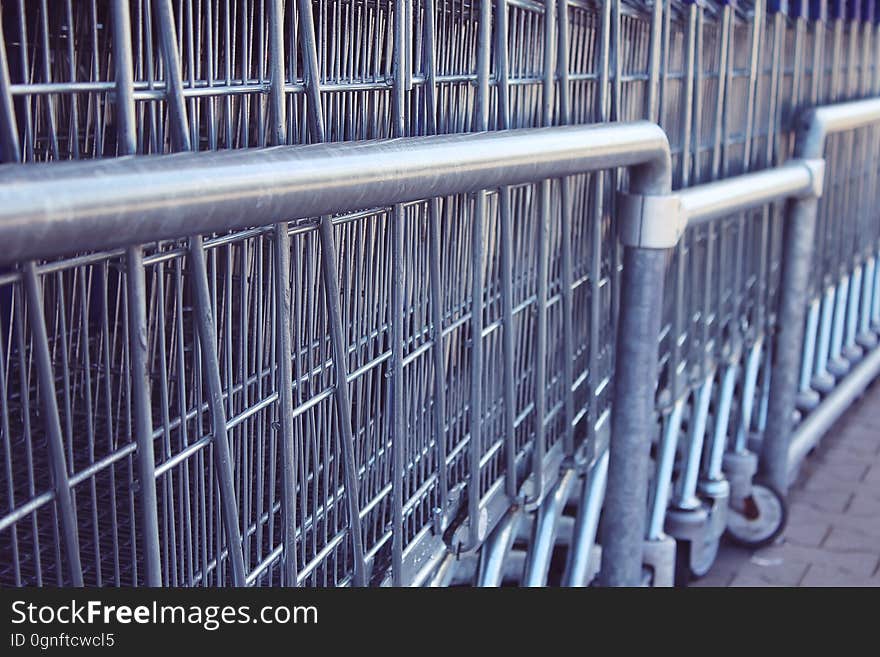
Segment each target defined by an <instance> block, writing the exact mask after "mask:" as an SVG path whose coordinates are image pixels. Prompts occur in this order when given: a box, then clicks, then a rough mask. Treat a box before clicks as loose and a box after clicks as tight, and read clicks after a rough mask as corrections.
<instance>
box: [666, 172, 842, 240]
mask: <svg viewBox="0 0 880 657" xmlns="http://www.w3.org/2000/svg"><path fill="white" fill-rule="evenodd" d="M824 169H825V162H824V160H821V159H816V160H791V161H789V162H787V163H786V164H784V165H782V166H779V167H776V168H773V169H767V170H765V171H758V172H756V173H747V174H743V175H741V176H736V177H735V178H728V179H726V180H719V181H718V182H711V183H706V184H705V185H698V186H696V187H691V188H689V189H683V190H681V191H680V192H678V196H679V200H680V202H681V207H682V211H683V212H684V214H685V216H686V217H687V225H688V226H689V227H690V226H698V225H700V224H703V223H707V222H709V221H711V220H712V219H717V218H720V217H726V216H730V215H731V214H734V213H736V212H742V211H745V210H751V209H754V208H760V207H763V206H765V205H767V204H768V203H772V202H774V201H779V200H784V199H790V198H801V197H806V196H812V197H816V198H818V197H819V196H820V195H821V194H822V183H823V175H824Z"/></svg>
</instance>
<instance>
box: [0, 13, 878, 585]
mask: <svg viewBox="0 0 880 657" xmlns="http://www.w3.org/2000/svg"><path fill="white" fill-rule="evenodd" d="M878 92H880V5H878V4H876V3H874V2H873V1H872V0H866V1H864V2H862V1H861V0H856V1H854V2H841V1H837V0H835V1H832V2H827V1H826V0H810V1H809V2H807V0H789V2H788V3H787V4H786V2H785V1H784V0H769V1H767V0H755V1H754V2H753V1H751V0H746V1H742V2H736V1H731V2H714V1H709V0H699V1H696V2H680V1H678V0H656V1H655V2H654V3H642V2H639V1H634V0H559V1H554V0H547V1H544V0H540V1H539V0H492V1H491V2H490V1H488V0H486V1H482V0H4V1H3V2H2V29H0V154H2V161H3V163H4V164H3V166H2V167H0V202H2V199H3V198H5V197H4V196H3V194H4V193H5V190H8V189H10V188H11V187H12V186H14V185H15V184H16V181H18V182H21V181H22V180H25V179H27V178H28V176H29V175H30V174H29V171H31V170H34V171H43V172H46V171H49V172H50V173H49V174H48V175H50V176H51V175H54V174H53V173H51V172H52V171H55V170H57V171H59V172H62V175H63V172H65V171H86V169H76V168H75V167H76V166H78V165H76V164H69V163H66V162H67V161H69V160H101V161H102V166H104V167H105V168H104V169H100V171H101V172H110V171H111V170H112V167H114V166H117V165H118V164H121V165H123V166H125V162H126V161H128V160H131V159H132V158H134V159H137V158H144V157H145V156H151V158H152V159H157V160H158V159H162V160H167V161H168V163H169V164H168V165H167V166H169V167H172V168H173V167H174V166H175V165H174V163H175V162H180V163H182V164H181V166H182V167H183V168H185V166H191V165H192V164H193V163H194V162H197V161H198V160H199V158H210V157H213V156H211V155H208V152H211V151H227V150H230V149H235V150H237V149H261V148H265V147H282V148H283V147H285V146H287V147H298V146H300V145H306V144H320V143H325V142H326V143H337V142H354V141H362V140H374V139H389V138H394V139H404V140H405V139H407V138H412V137H420V136H428V135H445V134H459V133H475V132H482V131H506V130H512V129H540V128H544V127H550V126H561V125H581V124H598V123H604V122H632V121H637V120H644V121H648V122H653V123H656V124H658V125H659V126H660V127H661V128H662V130H663V131H665V133H666V135H667V136H668V140H669V144H670V149H671V166H672V170H671V171H672V185H673V188H674V189H677V190H678V189H687V188H691V187H695V186H697V185H703V184H707V183H711V182H713V181H719V180H724V179H727V178H730V177H732V176H738V175H741V174H745V173H749V172H756V171H762V170H766V169H769V168H772V167H777V166H780V165H782V164H784V163H785V162H786V161H787V160H789V158H791V157H792V156H793V155H795V154H796V150H797V148H798V147H797V144H796V141H797V129H798V117H800V116H802V115H803V113H804V111H805V110H807V109H809V108H814V107H819V106H824V105H831V104H837V103H841V102H844V101H851V100H856V99H864V98H870V97H874V96H876V95H877V94H878ZM183 151H194V152H195V151H197V152H198V155H190V156H181V155H170V154H172V153H180V152H183ZM328 152H330V151H328ZM878 153H880V128H878V127H877V126H876V125H870V126H867V127H863V128H859V129H858V130H854V131H848V132H844V133H842V134H840V135H837V136H834V137H831V138H829V140H828V144H827V146H826V151H825V160H826V167H825V183H824V194H823V197H822V199H821V201H820V203H819V210H818V223H817V233H816V238H815V255H814V259H813V266H812V268H811V276H810V279H809V298H810V304H809V306H808V308H807V310H806V318H805V325H804V329H805V334H806V338H805V339H804V341H803V348H802V350H801V351H802V362H801V364H800V372H801V374H800V379H799V381H798V393H799V394H798V398H797V408H798V417H799V418H800V419H799V421H800V422H801V424H803V422H805V421H807V420H808V418H809V417H810V416H811V413H814V412H818V410H819V409H821V408H822V405H823V400H825V399H827V398H828V397H829V396H830V395H833V393H834V390H835V389H836V388H837V387H838V386H839V384H840V383H841V382H843V381H846V378H847V375H848V373H849V372H850V370H852V369H854V368H856V367H857V366H858V363H860V362H863V361H864V360H865V359H867V358H869V357H870V356H871V354H873V353H874V352H873V351H872V350H873V349H874V347H875V346H876V344H877V338H876V331H877V329H878V326H880V268H878V267H876V266H875V262H876V256H877V253H878V248H880V241H878V240H880V221H878V216H877V211H876V208H877V203H876V201H877V199H876V194H877V191H876V190H877V186H876V185H875V184H873V183H876V175H877V172H878V158H877V154H878ZM181 158H184V159H181ZM186 158H188V159H186ZM205 161H213V160H205ZM216 161H217V162H220V161H221V160H219V159H218V160H216ZM105 163H106V164H105ZM161 166H165V165H164V164H163V165H161ZM70 167H74V168H70ZM183 168H182V169H181V170H183ZM93 171H99V169H94V170H93ZM41 175H42V174H41ZM95 175H98V174H95ZM101 175H103V174H101ZM144 175H147V174H144ZM82 184H83V185H85V188H86V189H88V186H89V185H90V183H89V180H88V178H84V179H83V183H82ZM628 184H629V173H628V172H627V170H625V169H623V168H614V169H606V170H603V171H596V172H593V173H589V174H580V175H572V176H567V177H564V178H558V179H553V180H545V181H543V182H535V183H528V184H520V185H513V186H510V187H504V188H500V189H490V190H488V191H482V192H477V193H458V194H449V195H443V196H439V197H436V198H430V199H427V200H410V201H408V202H405V203H404V202H398V203H394V204H388V205H387V206H379V207H377V206H375V205H374V206H367V207H361V208H359V209H358V210H357V211H354V212H352V211H349V210H350V206H349V205H348V204H345V205H340V207H339V210H346V211H345V212H341V211H338V212H329V213H328V214H325V215H321V216H319V217H315V216H312V217H304V218H300V215H299V214H297V209H296V208H290V211H289V216H279V217H277V218H276V220H275V223H273V224H272V225H256V226H248V227H246V228H235V229H233V230H228V231H218V232H209V233H206V234H199V235H196V236H194V237H193V236H190V237H185V238H183V237H182V238H179V239H153V240H148V241H146V242H141V243H138V244H130V245H126V246H124V247H121V248H112V249H95V248H89V247H87V246H86V247H84V248H79V247H73V246H72V247H71V248H70V250H69V251H68V252H66V253H57V254H53V255H52V256H51V257H50V256H48V255H47V256H46V257H41V258H36V259H28V260H27V261H25V260H23V259H22V260H19V259H16V258H13V259H12V260H10V258H9V257H8V256H4V259H3V260H0V585H3V586H54V585H82V584H85V585H87V586H131V585H144V584H153V585H156V584H161V585H167V586H224V585H261V586H270V585H305V586H344V585H379V584H394V585H476V584H479V585H502V584H503V585H529V586H540V585H572V586H585V585H589V584H591V583H593V582H596V581H597V580H598V574H599V573H600V571H601V569H602V567H603V565H602V564H603V560H602V555H603V545H602V543H603V541H602V540H601V537H602V535H603V533H602V531H601V528H602V527H603V526H610V524H611V523H609V518H608V517H607V513H603V498H604V494H605V489H606V483H607V472H608V462H609V443H610V442H611V436H612V422H611V417H612V400H613V394H612V393H613V389H614V380H615V371H616V370H615V340H616V336H617V333H618V332H617V328H618V327H617V318H618V317H619V316H620V313H621V310H622V309H621V307H620V304H621V295H620V290H621V286H622V272H623V269H624V268H623V249H622V248H621V246H620V244H619V243H618V241H617V233H618V222H619V213H618V211H617V197H616V192H617V190H619V189H624V188H626V187H627V185H628ZM99 187H100V185H98V184H97V183H96V186H95V190H96V191H95V194H96V198H104V197H98V196H97V194H99V192H100V193H101V194H105V193H106V192H107V191H108V190H106V189H104V188H101V189H100V190H99V189H98V188H99ZM4 188H5V189H4ZM331 196H332V194H331ZM106 198H108V199H109V198H110V197H109V196H108V197H106ZM32 202H33V204H35V205H39V206H41V207H48V206H52V204H53V198H52V195H51V194H49V195H48V197H46V198H33V199H32ZM162 202H163V199H161V198H157V199H155V203H156V204H161V203H162ZM105 203H106V207H108V208H110V207H111V206H112V200H107V201H105ZM148 205H149V204H148ZM96 207H97V209H96V210H95V212H96V213H99V212H100V211H101V205H100V203H98V204H97V205H96ZM785 210H786V204H785V203H784V202H783V201H775V202H772V203H767V204H764V205H762V206H761V207H757V208H751V209H749V210H748V211H743V212H738V213H735V214H733V215H730V216H726V217H723V218H722V219H721V220H720V221H717V222H712V223H702V224H698V225H695V226H693V227H691V228H689V229H688V230H687V231H686V233H685V234H684V236H683V237H682V238H681V239H680V240H679V241H678V243H677V245H676V246H675V247H674V248H673V249H672V250H671V256H670V257H669V258H668V263H667V266H666V269H665V271H666V274H665V276H666V279H665V289H666V294H665V296H664V303H663V306H662V321H661V331H660V333H659V335H657V336H656V338H657V345H658V354H659V360H658V363H657V370H658V379H657V387H656V409H655V411H656V412H655V419H656V422H655V423H654V427H653V433H652V435H651V436H650V440H651V442H652V445H651V451H650V456H651V467H650V471H649V474H648V477H647V486H648V487H647V497H646V499H644V500H643V503H644V507H645V509H644V513H645V517H646V521H645V530H644V532H643V533H644V536H643V539H644V541H645V550H644V569H643V577H644V581H645V582H647V583H653V584H664V583H671V582H672V581H677V582H679V583H683V582H686V581H688V579H689V578H691V577H694V576H700V575H703V574H705V573H706V572H708V571H709V570H710V568H711V567H712V564H713V562H714V560H715V555H716V553H717V549H718V545H719V541H721V540H722V535H723V534H724V533H725V532H726V533H727V534H728V536H729V537H730V538H731V539H732V540H737V541H740V542H743V543H746V544H748V545H758V544H763V543H767V542H769V541H772V540H773V539H774V538H776V537H777V536H778V534H779V533H780V532H781V531H782V529H783V525H784V522H785V504H784V493H785V491H784V490H778V488H779V486H772V485H769V484H768V483H767V482H763V483H760V482H757V481H756V482H753V481H752V479H753V477H752V475H754V474H755V471H756V470H757V469H758V468H759V464H758V463H757V456H756V455H757V454H758V453H760V451H761V440H762V437H763V436H764V434H765V430H766V429H767V427H768V423H770V424H771V425H772V418H770V417H768V404H769V401H768V400H769V397H770V389H771V384H772V376H771V375H772V374H773V371H774V370H773V367H772V364H773V363H774V345H775V339H776V336H777V333H778V329H779V326H778V321H777V320H778V315H779V313H778V312H777V309H778V307H779V304H780V288H781V286H782V271H783V254H784V246H785V245H784V241H785V240H784V239H783V235H784V224H785V217H786V212H785ZM3 220H4V221H5V220H6V219H3ZM22 230H26V227H23V228H22ZM196 232H198V231H196ZM88 238H89V236H87V235H86V236H84V241H83V244H87V243H88ZM120 239H124V235H123V236H121V237H120ZM96 243H97V242H96ZM119 243H120V244H121V243H122V242H119ZM279 244H280V245H281V246H279ZM194 245H195V246H194ZM3 249H4V247H3V246H2V245H0V251H2V250H3ZM279 291H282V292H283V291H286V292H287V295H286V297H287V298H286V300H285V294H283V293H282V294H279ZM139 323H142V325H143V326H142V327H141V326H139V325H138V324H139ZM285 354H286V355H287V356H285ZM140 356H143V358H140ZM285 400H288V401H285ZM285 404H289V408H286V410H285ZM144 409H146V411H145V410H144ZM282 415H283V416H284V418H287V419H286V420H285V419H284V418H283V417H282ZM288 421H289V422H290V425H289V428H286V427H287V425H286V422H288ZM145 427H146V428H145ZM139 431H140V432H143V431H148V432H151V433H149V436H150V437H149V440H148V441H147V442H144V441H143V440H140V441H139V440H138V439H137V435H138V432H139ZM284 436H286V437H287V438H288V439H289V441H288V440H286V439H284ZM147 445H149V447H150V448H151V449H152V452H153V454H152V455H151V456H150V455H149V451H148V450H145V447H146V446H147ZM286 446H287V447H286ZM800 449H801V452H803V453H805V452H806V451H807V450H808V447H804V446H803V445H802V446H801V447H800ZM800 456H803V454H800ZM146 461H149V462H146ZM145 478H151V479H153V481H149V482H148V481H146V480H145ZM153 483H154V484H155V486H154V487H153V486H152V484H153ZM153 488H154V490H155V494H154V495H153V494H152V490H153ZM145 491H150V497H149V498H148V500H147V501H148V503H147V504H145V503H144V499H143V498H144V496H145V495H147V493H146V492H145ZM150 500H152V501H151V502H150ZM606 511H607V510H606ZM150 537H152V539H151V538H150ZM652 545H658V546H659V545H666V546H669V545H671V546H672V548H673V550H672V552H671V553H670V552H668V551H665V552H664V550H662V549H660V550H652V549H651V547H650V546H652ZM658 554H659V555H661V556H657V555H658ZM670 554H673V555H674V556H673V557H671V559H672V560H671V561H670V557H669V555H670ZM663 555H665V556H663Z"/></svg>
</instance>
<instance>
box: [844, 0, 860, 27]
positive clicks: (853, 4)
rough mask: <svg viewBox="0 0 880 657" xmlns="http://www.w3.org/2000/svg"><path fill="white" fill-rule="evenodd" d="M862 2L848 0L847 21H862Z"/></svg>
mask: <svg viewBox="0 0 880 657" xmlns="http://www.w3.org/2000/svg"><path fill="white" fill-rule="evenodd" d="M861 4H862V3H861V2H859V0H846V20H847V21H850V22H852V21H858V20H861V13H862V12H861V9H862V7H861Z"/></svg>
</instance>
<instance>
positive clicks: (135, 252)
mask: <svg viewBox="0 0 880 657" xmlns="http://www.w3.org/2000/svg"><path fill="white" fill-rule="evenodd" d="M125 256H126V282H127V292H128V303H127V304H126V305H127V306H128V324H129V329H128V338H129V347H130V350H131V355H130V358H131V377H132V405H133V406H134V423H135V440H136V442H137V455H136V459H137V466H138V477H139V479H140V487H139V489H140V498H141V512H142V513H143V518H142V521H141V522H142V526H141V532H142V534H143V539H144V552H143V557H144V564H145V568H146V573H145V583H146V584H147V586H161V585H162V562H161V556H160V552H159V512H158V507H157V501H156V461H155V455H154V453H153V417H152V412H151V410H150V407H151V400H152V396H151V394H150V362H149V359H150V354H149V342H148V338H147V335H148V334H147V312H146V310H147V309H146V298H147V289H146V281H145V279H144V252H143V250H142V249H141V247H140V246H131V247H129V248H128V249H127V250H126V253H125Z"/></svg>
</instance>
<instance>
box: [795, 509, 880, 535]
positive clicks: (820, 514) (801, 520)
mask: <svg viewBox="0 0 880 657" xmlns="http://www.w3.org/2000/svg"><path fill="white" fill-rule="evenodd" d="M788 517H789V521H788V527H786V529H785V533H786V535H788V532H789V531H790V530H791V529H792V527H794V526H796V525H798V524H805V523H827V524H828V525H834V526H835V527H843V528H845V529H850V530H853V531H857V532H860V533H862V534H865V535H867V536H873V537H875V538H876V539H877V541H878V544H880V522H876V523H873V522H866V521H865V518H862V517H858V516H855V515H849V514H846V513H829V512H827V511H820V510H817V509H815V508H813V507H811V506H807V505H805V504H801V503H800V502H797V501H792V503H790V504H789V507H788Z"/></svg>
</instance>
